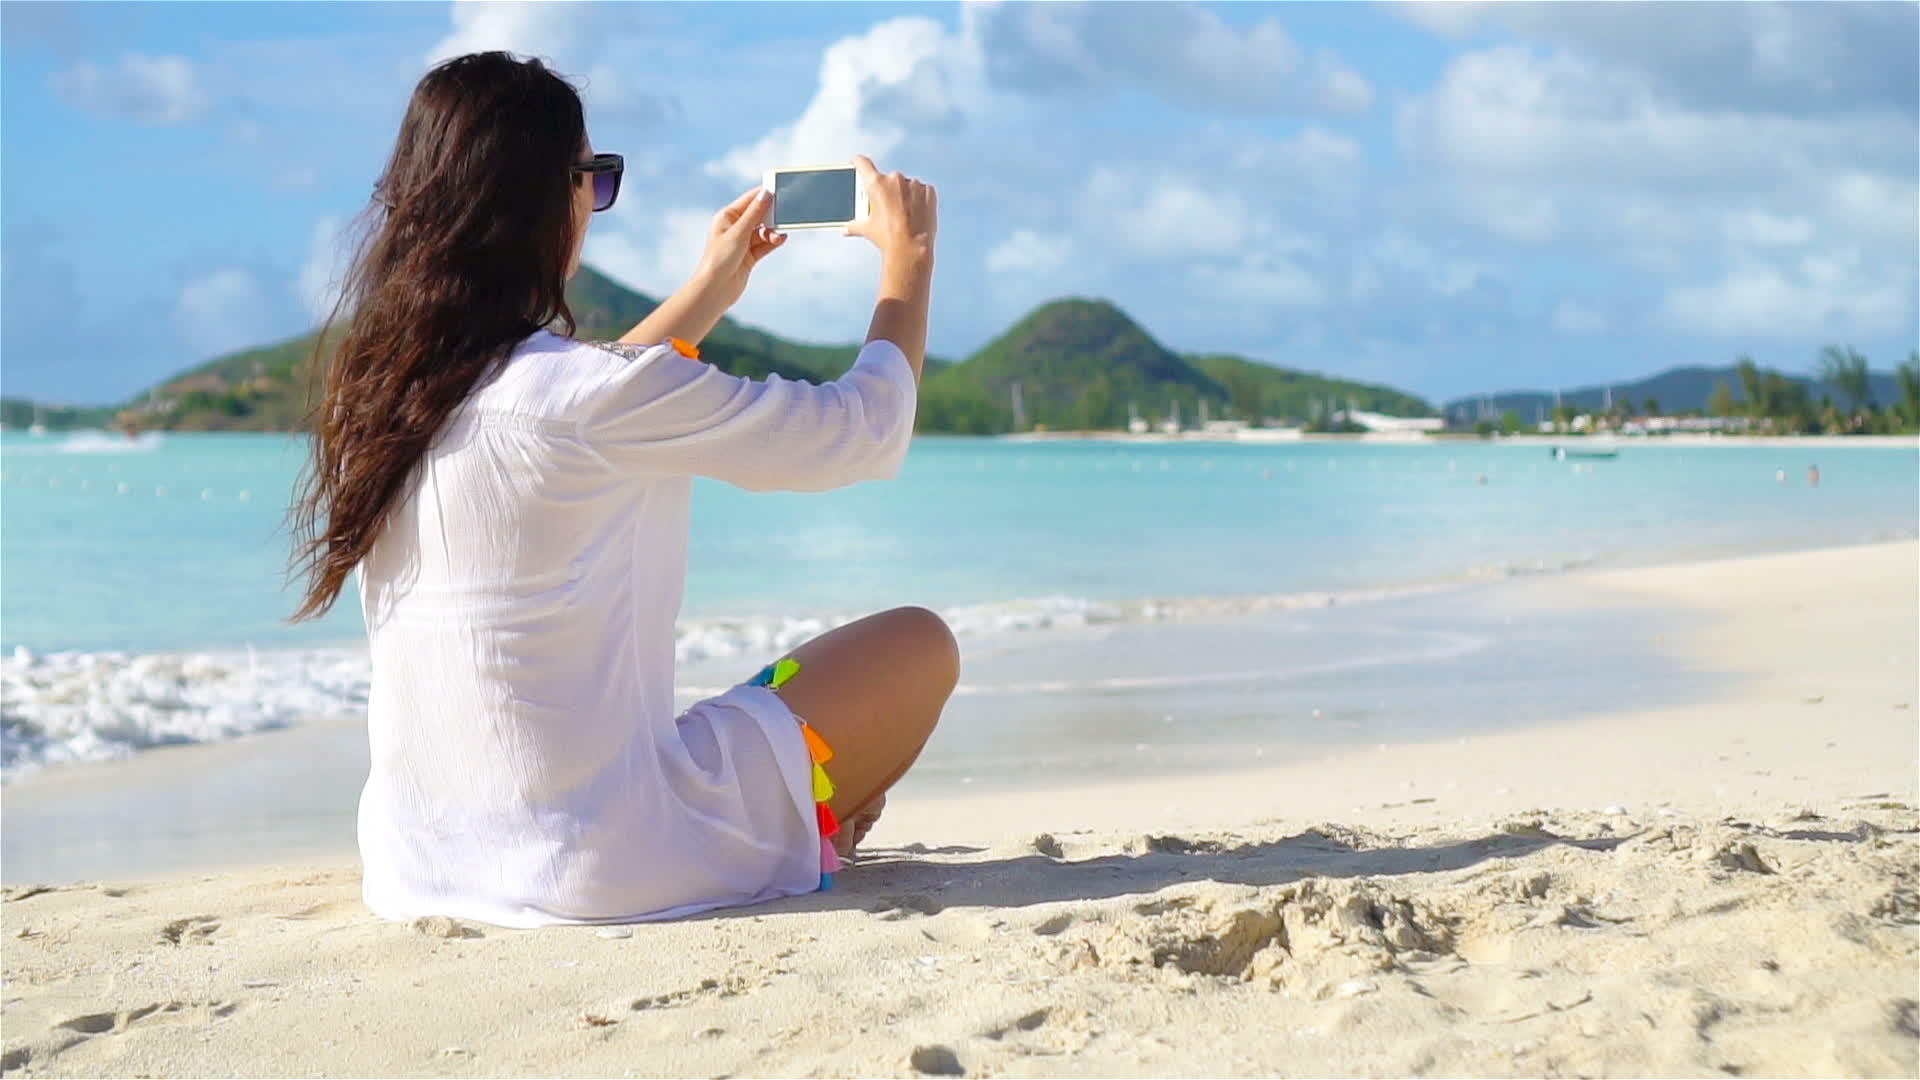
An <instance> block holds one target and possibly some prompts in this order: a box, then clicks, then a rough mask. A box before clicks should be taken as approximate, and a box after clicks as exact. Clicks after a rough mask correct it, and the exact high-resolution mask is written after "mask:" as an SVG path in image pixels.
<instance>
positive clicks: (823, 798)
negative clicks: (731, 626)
mask: <svg viewBox="0 0 1920 1080" xmlns="http://www.w3.org/2000/svg"><path fill="white" fill-rule="evenodd" d="M799 673H800V662H799V661H798V660H794V659H792V658H791V657H789V658H787V659H785V660H777V661H775V662H773V663H771V664H768V665H767V666H766V667H764V668H762V669H760V674H758V675H755V676H754V677H753V678H752V680H750V681H749V683H748V685H749V686H764V687H766V688H768V689H769V690H778V689H780V688H781V687H782V686H784V685H786V682H787V680H788V679H791V678H793V677H794V676H795V675H797V674H799ZM800 736H801V738H803V739H805V740H806V743H807V757H808V758H809V759H810V760H812V762H813V802H814V807H813V810H814V816H815V817H816V818H817V819H818V820H819V822H820V889H821V891H823V892H824V891H825V890H827V889H831V888H833V875H834V874H835V873H836V872H837V871H838V870H839V869H840V866H841V862H840V853H839V852H837V851H835V850H834V849H833V841H832V839H831V838H832V837H833V836H834V834H836V833H838V832H839V831H840V819H839V818H837V817H835V816H834V814H833V807H831V806H828V805H827V800H829V799H831V798H833V780H832V778H830V777H828V776H827V770H825V769H823V768H821V767H820V766H821V765H823V764H825V763H827V762H829V761H832V760H833V747H831V746H828V745H827V740H825V739H823V738H821V737H820V733H819V732H817V731H815V730H813V726H812V725H811V724H808V723H807V722H806V721H805V720H802V721H800Z"/></svg>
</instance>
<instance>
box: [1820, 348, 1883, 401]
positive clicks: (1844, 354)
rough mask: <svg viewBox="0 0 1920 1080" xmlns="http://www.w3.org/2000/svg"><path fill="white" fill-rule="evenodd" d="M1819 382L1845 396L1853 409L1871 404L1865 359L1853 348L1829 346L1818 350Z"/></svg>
mask: <svg viewBox="0 0 1920 1080" xmlns="http://www.w3.org/2000/svg"><path fill="white" fill-rule="evenodd" d="M1820 381H1821V382H1823V383H1826V384H1827V385H1828V386H1831V387H1833V388H1834V389H1835V390H1838V391H1840V392H1841V393H1842V394H1845V395H1846V396H1847V401H1848V403H1849V404H1850V405H1852V406H1853V408H1854V409H1856V410H1857V409H1859V408H1860V406H1862V405H1867V406H1871V405H1872V404H1873V386H1872V382H1871V381H1870V380H1869V379H1868V377H1867V358H1866V357H1864V356H1861V355H1860V354H1859V353H1858V352H1855V351H1854V348H1853V346H1851V345H1848V346H1845V347H1842V346H1839V345H1829V346H1827V347H1826V348H1824V349H1821V350H1820Z"/></svg>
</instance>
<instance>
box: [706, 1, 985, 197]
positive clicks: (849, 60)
mask: <svg viewBox="0 0 1920 1080" xmlns="http://www.w3.org/2000/svg"><path fill="white" fill-rule="evenodd" d="M978 69H979V63H978V52H977V49H976V48H975V46H974V45H973V43H972V41H971V40H970V39H969V38H968V37H967V36H966V35H965V34H964V33H963V34H961V35H958V36H956V35H954V34H950V33H948V31H947V29H946V27H944V26H942V25H941V24H940V23H938V22H936V21H934V20H932V19H925V18H919V17H917V16H916V17H908V18H901V19H889V20H887V21H886V22H882V23H879V24H877V25H875V26H874V27H873V28H871V29H869V30H868V31H867V32H866V33H864V34H859V35H856V36H853V37H849V38H842V39H841V40H839V41H836V42H834V43H833V44H832V45H830V46H828V47H827V50H826V52H825V54H824V55H823V56H822V57H821V59H820V82H819V86H818V87H817V88H816V89H815V91H814V94H813V97H812V99H811V100H809V101H808V102H807V104H806V107H805V108H804V109H802V110H801V112H800V115H799V117H798V118H796V119H795V120H794V121H793V122H792V123H791V124H786V125H783V126H781V127H778V128H776V129H774V130H773V131H770V132H768V133H767V134H766V135H765V136H763V137H761V138H760V139H758V140H756V141H755V142H753V143H750V144H748V145H746V146H742V147H739V148H738V149H735V150H733V151H731V152H729V153H727V154H726V155H724V156H723V157H722V158H721V159H720V160H719V161H717V162H714V163H712V164H710V165H709V166H708V171H709V172H710V173H711V174H712V175H715V176H724V177H728V178H730V179H733V180H736V181H738V182H741V183H747V184H751V183H753V182H754V181H757V180H759V179H760V177H761V175H762V174H763V173H764V172H765V171H766V170H767V169H769V168H773V167H776V166H779V165H785V164H810V163H815V162H830V161H845V160H847V159H848V158H850V157H852V156H853V155H854V154H866V155H867V156H869V157H871V158H873V159H874V160H875V162H877V163H878V164H879V165H880V167H881V168H887V167H888V166H887V155H888V154H889V153H891V152H892V151H893V150H894V149H896V148H897V147H899V146H900V145H901V143H903V142H904V141H905V140H906V139H907V137H908V135H909V134H911V133H914V132H916V131H920V130H924V129H925V128H926V127H927V126H929V125H935V126H945V127H951V126H952V125H954V124H964V123H965V116H966V114H967V113H968V112H969V111H970V110H972V109H974V108H977V107H978V105H979V104H980V102H981V101H983V100H984V98H985V93H984V90H983V89H982V87H981V86H980V81H979V75H978Z"/></svg>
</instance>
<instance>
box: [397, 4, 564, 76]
mask: <svg viewBox="0 0 1920 1080" xmlns="http://www.w3.org/2000/svg"><path fill="white" fill-rule="evenodd" d="M589 13H590V9H589V8H588V6H587V5H585V4H554V3H540V2H537V0H536V2H521V0H454V3H453V5H452V12H451V15H452V18H453V30H452V32H451V33H449V34H448V35H447V36H446V37H444V38H441V39H440V40H439V41H438V42H436V43H435V44H434V46H433V48H431V49H428V50H427V55H426V61H427V63H428V64H429V65H432V64H437V63H439V62H440V61H442V60H448V59H451V58H453V57H456V56H463V55H465V54H467V53H475V52H490V51H493V50H496V49H498V50H504V51H506V52H514V53H519V54H521V55H522V56H537V57H540V58H542V59H543V60H553V61H556V62H558V61H560V60H562V59H564V58H566V57H567V56H568V55H569V54H571V53H573V52H574V51H575V49H577V48H578V47H579V45H580V43H581V41H582V39H583V38H584V37H585V36H586V35H585V34H584V33H583V27H584V20H585V19H586V18H587V17H588V15H589Z"/></svg>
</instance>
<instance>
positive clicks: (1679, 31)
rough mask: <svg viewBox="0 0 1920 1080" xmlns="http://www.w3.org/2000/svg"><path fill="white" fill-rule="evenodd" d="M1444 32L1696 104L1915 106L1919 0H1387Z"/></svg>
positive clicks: (1918, 106) (1720, 107)
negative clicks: (1552, 51) (1604, 71)
mask: <svg viewBox="0 0 1920 1080" xmlns="http://www.w3.org/2000/svg"><path fill="white" fill-rule="evenodd" d="M1396 9H1397V10H1398V11H1399V12H1400V13H1401V14H1402V15H1404V16H1406V17H1407V18H1410V19H1412V20H1413V21H1415V22H1418V23H1420V24H1422V25H1425V26H1427V27H1428V28H1429V29H1432V30H1435V31H1436V32H1438V33H1441V34H1443V35H1445V36H1447V37H1451V38H1454V39H1456V40H1457V39H1461V38H1464V37H1466V36H1468V35H1470V34H1472V33H1475V32H1477V31H1480V30H1482V29H1487V28H1492V29H1497V30H1504V31H1506V32H1508V33H1509V34H1517V35H1520V36H1523V37H1526V38H1529V39H1532V40H1535V41H1540V42H1544V43H1547V44H1551V45H1558V46H1562V47H1565V48H1568V49H1570V50H1573V51H1574V52H1577V53H1578V54H1580V55H1582V56H1585V57H1587V58H1589V59H1592V60H1595V61H1597V62H1600V63H1602V64H1604V65H1606V66H1608V67H1610V68H1616V69H1619V70H1623V71H1630V72H1633V73H1635V74H1636V75H1637V76H1639V77H1641V78H1644V79H1645V80H1647V81H1648V82H1649V84H1650V85H1652V86H1654V87H1655V88H1656V89H1658V90H1659V92H1660V93H1661V95H1662V96H1663V97H1667V98H1671V99H1673V100H1675V101H1677V102H1679V103H1681V104H1683V105H1687V106H1689V107H1697V108H1701V109H1705V110H1707V111H1730V112H1740V113H1782V114H1812V113H1822V112H1832V111H1852V110H1861V109H1865V110H1890V111H1894V112H1899V113H1903V114H1905V115H1906V116H1908V117H1912V116H1913V115H1914V114H1915V113H1916V111H1920V100H1917V99H1920V81H1917V80H1920V73H1917V72H1916V63H1915V61H1916V53H1917V52H1920V6H1916V5H1914V4H1911V3H1905V4H1897V3H1794V2H1789V3H1757V2H1746V3H1738V4H1681V3H1672V4H1649V3H1636V4H1619V3H1485V2H1460V0H1448V2H1441V3H1407V4H1400V5H1397V6H1396Z"/></svg>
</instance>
